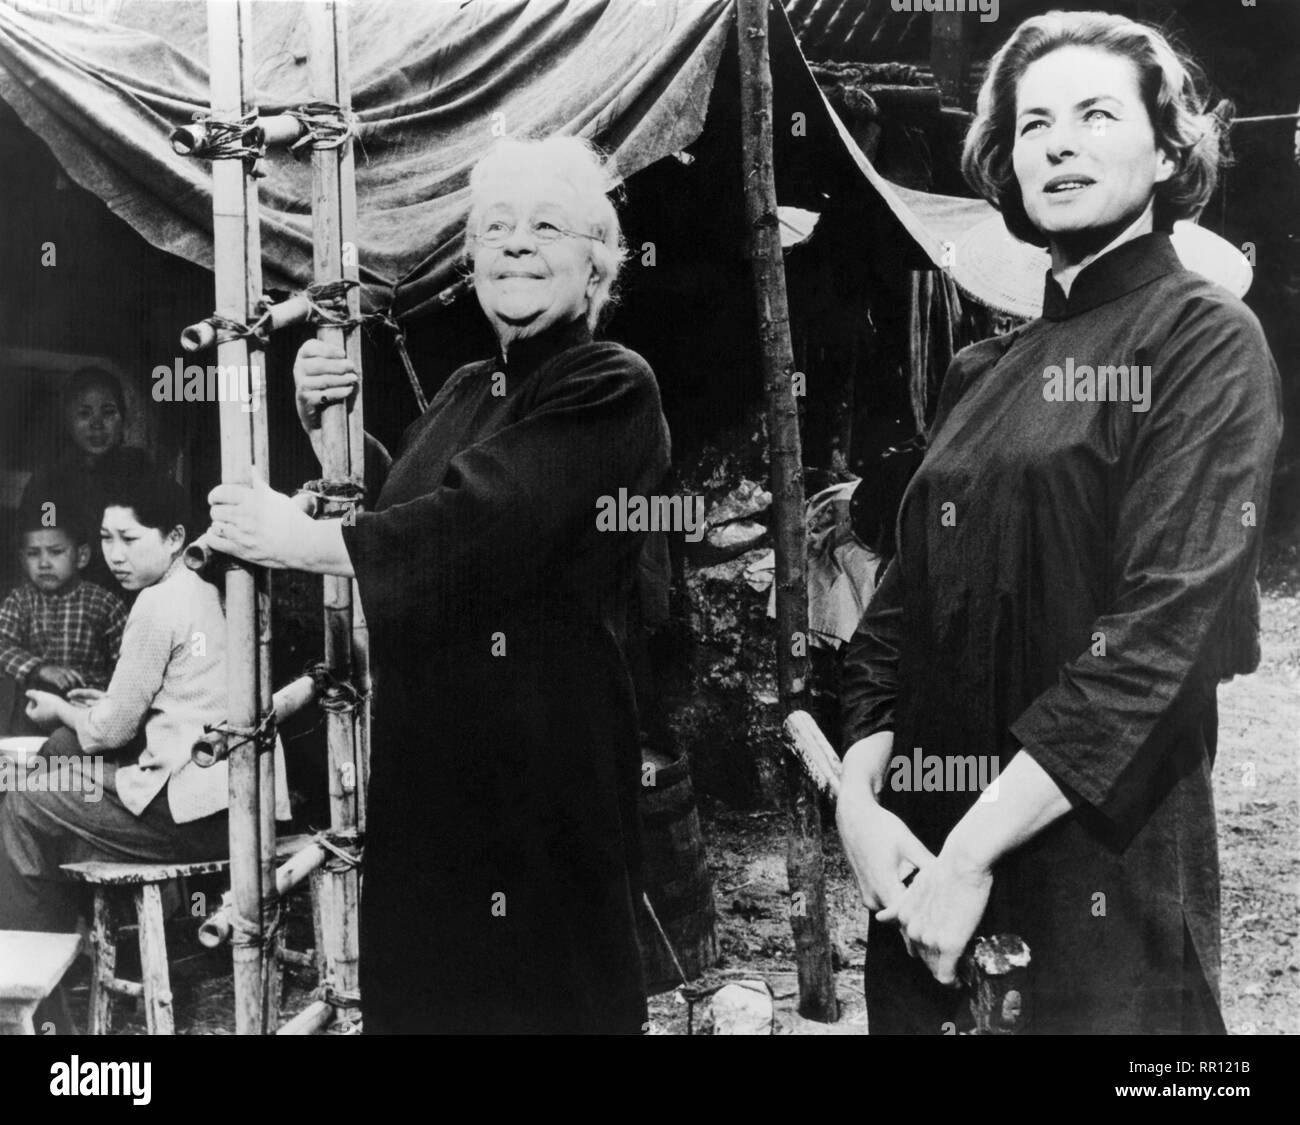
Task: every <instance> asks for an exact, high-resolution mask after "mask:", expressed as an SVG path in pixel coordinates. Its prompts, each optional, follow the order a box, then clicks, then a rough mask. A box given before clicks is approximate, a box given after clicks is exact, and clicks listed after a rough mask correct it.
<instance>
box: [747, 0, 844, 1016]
mask: <svg viewBox="0 0 1300 1125" xmlns="http://www.w3.org/2000/svg"><path fill="white" fill-rule="evenodd" d="M767 20H768V0H739V3H738V6H737V10H736V21H737V25H736V30H737V42H738V43H739V47H740V102H741V126H740V127H741V146H742V168H743V170H744V184H745V215H746V218H747V220H748V223H749V231H750V240H749V241H750V257H751V260H752V262H753V269H754V299H755V304H756V309H757V315H758V329H759V353H760V356H761V359H762V367H763V385H764V387H765V388H766V390H767V425H768V442H769V447H770V451H771V464H772V508H773V515H774V517H775V528H774V530H775V534H774V539H775V547H776V665H777V692H778V695H779V698H780V705H781V709H782V711H783V712H784V713H785V714H789V713H790V712H791V711H795V710H799V709H801V707H802V701H803V698H804V694H805V691H806V688H807V682H808V583H807V578H806V575H805V568H806V547H805V535H806V530H805V526H804V488H803V456H802V448H801V444H800V436H799V412H798V408H797V406H796V404H795V398H794V394H793V392H792V389H791V375H792V373H793V371H794V349H793V346H792V344H791V340H790V310H789V304H788V302H787V299H786V288H785V263H784V261H783V260H782V256H781V233H780V228H779V226H778V223H777V202H776V179H775V171H774V168H773V162H772V72H771V66H770V61H769V59H768V22H767ZM785 776H786V809H787V813H788V817H789V836H788V840H787V849H786V873H787V878H788V881H789V887H790V896H791V898H790V927H791V929H792V930H793V932H794V944H795V960H796V963H797V965H798V969H799V1014H800V1015H801V1016H803V1017H804V1018H805V1019H811V1020H820V1021H823V1022H828V1023H829V1022H833V1021H834V1020H835V1019H836V1018H837V1016H838V1002H837V1000H836V996H835V974H834V973H833V972H832V970H831V943H830V932H829V928H828V925H827V918H826V875H825V870H824V866H823V859H822V828H821V809H820V808H819V806H818V802H817V794H816V791H815V790H814V789H813V788H812V786H811V784H810V783H809V782H808V780H807V779H806V778H805V777H804V775H803V773H802V771H800V770H795V769H790V768H788V767H787V768H786V770H785Z"/></svg>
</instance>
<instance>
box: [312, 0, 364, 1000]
mask: <svg viewBox="0 0 1300 1125" xmlns="http://www.w3.org/2000/svg"><path fill="white" fill-rule="evenodd" d="M306 10H307V16H308V23H307V28H308V36H309V44H310V47H309V53H308V77H309V82H310V88H311V96H312V98H313V99H315V100H316V101H320V102H325V103H328V104H331V105H335V106H337V107H338V108H339V111H340V112H341V113H343V114H348V113H349V112H350V110H351V90H350V88H349V84H348V76H347V58H348V45H347V9H346V7H344V6H342V5H339V4H336V3H333V2H328V3H320V2H311V3H308V5H307V9H306ZM312 238H313V251H314V253H313V260H314V268H315V280H316V282H317V283H318V284H319V283H324V282H334V281H339V280H344V281H352V282H355V281H356V280H357V276H358V270H357V251H356V184H355V175H354V168H353V154H352V139H351V137H348V138H347V139H346V140H345V141H344V142H343V144H341V145H338V146H336V147H333V148H317V149H313V150H312ZM360 313H361V295H360V292H359V290H358V287H357V286H355V285H353V286H350V287H349V289H348V293H347V320H348V321H350V322H355V321H357V320H358V318H359V317H360ZM316 336H317V338H318V339H319V340H321V341H323V342H325V343H327V344H332V345H334V346H335V347H338V348H341V349H342V350H344V351H345V352H346V353H347V356H348V358H349V359H350V360H351V362H352V365H353V367H354V369H355V370H356V371H357V372H358V373H359V372H360V371H361V334H360V332H359V331H358V328H357V326H356V324H355V323H350V324H348V325H343V326H328V325H319V326H318V327H317V332H316ZM321 434H322V442H321V453H322V456H321V471H322V473H323V475H324V477H325V479H326V480H327V481H329V482H333V483H340V482H344V481H350V482H351V483H352V484H353V485H357V486H360V485H362V484H364V477H365V458H364V452H365V446H364V441H365V435H364V432H363V430H362V407H361V393H360V389H358V392H357V394H356V395H355V396H353V398H352V399H351V401H350V402H348V403H336V404H334V405H332V406H328V407H326V408H325V410H324V411H323V412H322V416H321ZM345 518H346V517H345ZM324 586H325V662H326V664H327V665H328V667H329V670H330V672H331V673H332V674H333V676H334V677H335V678H336V679H337V680H339V681H341V682H343V683H347V684H350V685H351V686H352V687H353V688H354V689H355V691H356V696H355V697H354V698H334V699H330V698H327V699H326V700H324V701H323V702H324V706H325V710H326V712H327V722H326V742H327V744H328V747H329V761H330V773H329V792H330V823H331V826H332V828H333V829H334V831H335V832H338V833H348V832H359V831H361V830H362V829H363V828H364V821H365V785H366V781H367V778H368V774H369V770H368V752H369V746H370V736H369V689H370V683H369V645H368V642H367V638H366V629H365V619H364V617H363V615H362V613H361V602H360V598H359V597H358V596H357V593H356V584H355V582H354V581H353V580H352V579H348V578H336V577H327V578H326V579H325V580H324ZM324 882H327V883H329V884H331V886H330V888H329V891H328V893H327V894H325V896H324V899H323V909H324V910H325V911H326V916H325V919H324V925H323V930H324V934H323V936H324V938H325V942H326V944H325V948H324V950H323V955H324V959H325V964H326V977H327V979H328V981H329V983H330V985H331V987H332V988H333V989H335V990H336V991H337V992H338V993H339V994H341V995H344V996H353V995H357V994H358V993H359V981H358V975H357V968H358V965H359V959H360V950H359V947H358V943H357V934H358V931H359V926H358V920H357V909H358V902H359V884H358V874H357V870H356V868H355V867H352V866H350V865H347V864H338V863H336V864H331V865H329V867H328V868H327V874H326V876H325V880H324Z"/></svg>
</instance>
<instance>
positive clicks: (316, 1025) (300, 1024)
mask: <svg viewBox="0 0 1300 1125" xmlns="http://www.w3.org/2000/svg"><path fill="white" fill-rule="evenodd" d="M333 1019H334V1005H333V1004H330V1003H329V1002H328V1001H326V1000H313V1001H312V1002H311V1003H310V1004H308V1005H307V1007H305V1008H304V1009H303V1010H302V1011H301V1012H299V1013H298V1014H297V1015H296V1016H294V1017H293V1019H291V1020H289V1022H288V1023H286V1024H285V1025H284V1026H283V1027H282V1028H280V1030H279V1031H277V1032H276V1034H277V1035H315V1034H316V1032H318V1031H322V1030H324V1029H325V1028H326V1027H328V1026H329V1025H330V1023H331V1021H333Z"/></svg>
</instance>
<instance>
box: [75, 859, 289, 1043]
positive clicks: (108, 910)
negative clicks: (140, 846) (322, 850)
mask: <svg viewBox="0 0 1300 1125" xmlns="http://www.w3.org/2000/svg"><path fill="white" fill-rule="evenodd" d="M311 842H312V837H311V836H307V835H302V836H282V837H280V839H278V840H277V841H276V849H275V850H276V858H277V859H278V860H281V861H283V860H285V859H288V858H289V857H290V856H292V855H294V854H295V853H296V852H299V851H301V850H302V849H303V848H305V847H306V846H307V845H308V844H310V843H311ZM229 867H230V861H229V860H227V859H213V860H206V861H203V862H200V863H109V862H106V861H103V860H89V861H87V862H85V863H65V864H64V865H63V867H62V870H63V871H64V872H65V873H66V874H67V876H68V878H70V879H73V880H75V881H76V882H79V883H86V884H87V885H89V886H91V887H94V889H95V913H94V920H93V922H92V923H91V930H90V953H91V972H90V1027H89V1031H90V1034H91V1035H106V1034H108V1032H109V1028H110V1021H111V1014H112V1013H111V1011H110V1004H111V1002H112V1000H113V998H114V997H115V996H123V997H131V998H133V999H143V1000H144V1009H145V1023H146V1025H147V1027H148V1031H149V1034H150V1035H172V1034H174V1033H175V1021H174V1019H173V1015H172V993H171V974H170V971H169V969H168V962H167V938H166V934H165V931H164V922H165V918H164V915H163V906H162V887H163V886H164V885H165V884H167V883H170V882H171V881H172V880H175V879H187V878H191V877H193V876H197V875H212V874H217V873H219V872H223V871H226V870H227V869H229ZM128 896H129V897H130V899H131V900H133V901H134V907H135V919H136V924H137V925H138V927H139V930H138V935H139V942H140V978H141V979H140V980H138V981H131V980H122V979H121V978H120V977H118V975H117V942H118V937H119V934H120V931H121V929H122V928H124V927H125V926H126V925H129V922H124V921H123V919H124V918H129V917H130V915H129V913H128V911H127V904H126V901H125V900H126V899H127V897H128ZM61 936H62V935H61ZM65 968H66V966H65ZM51 987H52V986H51Z"/></svg>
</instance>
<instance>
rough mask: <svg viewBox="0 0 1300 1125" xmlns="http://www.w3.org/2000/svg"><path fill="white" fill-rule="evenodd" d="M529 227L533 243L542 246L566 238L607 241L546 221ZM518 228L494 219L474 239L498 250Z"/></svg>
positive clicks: (543, 220) (598, 236)
mask: <svg viewBox="0 0 1300 1125" xmlns="http://www.w3.org/2000/svg"><path fill="white" fill-rule="evenodd" d="M527 225H528V232H529V234H531V235H532V236H533V241H535V242H539V243H541V244H542V245H546V244H548V243H552V242H558V241H559V240H560V239H561V238H565V237H568V238H590V239H592V240H593V241H595V242H604V241H605V240H604V239H603V238H602V237H601V236H600V235H598V234H584V233H583V232H582V231H580V230H565V229H564V228H563V227H557V226H556V225H555V224H554V223H551V222H547V221H546V220H545V219H534V220H533V221H532V222H531V223H529V224H527ZM518 227H519V224H518V223H507V222H506V221H505V220H503V219H494V220H493V221H492V222H490V223H487V224H485V225H484V227H483V229H482V230H481V231H479V232H478V234H476V235H475V236H474V237H475V239H476V240H477V241H478V243H479V245H480V246H488V247H491V248H493V249H496V248H498V247H501V246H504V245H505V244H506V243H507V242H509V241H510V237H511V235H513V234H514V233H515V231H516V230H517V229H518Z"/></svg>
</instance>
